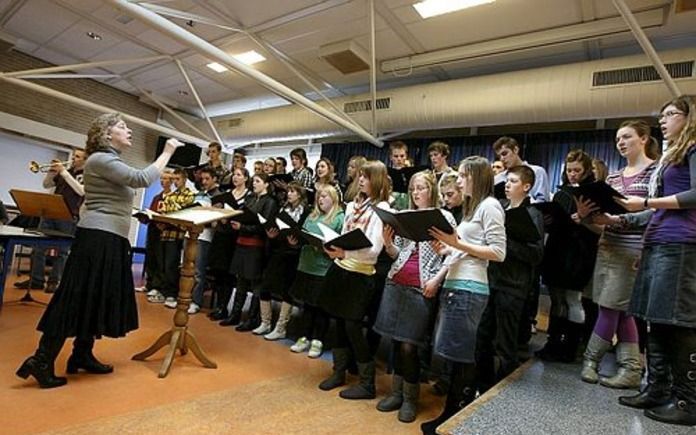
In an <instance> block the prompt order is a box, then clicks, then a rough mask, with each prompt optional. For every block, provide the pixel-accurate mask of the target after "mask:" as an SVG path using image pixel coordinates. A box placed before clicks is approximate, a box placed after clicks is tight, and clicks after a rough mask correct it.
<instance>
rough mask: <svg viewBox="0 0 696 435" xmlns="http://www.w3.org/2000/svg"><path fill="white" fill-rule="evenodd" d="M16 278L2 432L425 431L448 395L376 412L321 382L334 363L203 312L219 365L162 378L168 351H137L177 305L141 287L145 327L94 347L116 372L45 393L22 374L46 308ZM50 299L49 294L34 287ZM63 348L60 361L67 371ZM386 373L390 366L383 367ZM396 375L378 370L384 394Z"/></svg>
mask: <svg viewBox="0 0 696 435" xmlns="http://www.w3.org/2000/svg"><path fill="white" fill-rule="evenodd" d="M13 278H14V277H12V278H10V279H9V280H8V283H7V286H6V288H5V297H4V305H3V308H2V310H1V311H0V349H2V350H1V351H0V428H1V429H0V433H3V434H26V433H41V432H55V433H84V434H87V433H89V434H94V433H191V434H194V433H244V434H248V433H269V434H270V433H342V434H343V433H362V434H373V433H374V434H378V433H379V434H386V433H399V434H408V433H414V434H415V433H420V430H419V424H418V423H419V422H421V421H423V420H427V419H429V418H432V417H433V416H435V415H437V413H438V412H439V409H440V406H441V403H442V402H441V399H440V398H438V397H435V396H433V395H432V394H431V393H430V388H428V387H427V386H425V388H423V391H422V392H421V402H422V410H421V413H420V415H419V421H418V422H416V423H413V424H403V423H399V422H398V421H397V419H396V414H395V413H386V414H385V413H380V412H378V411H376V410H375V405H376V403H377V400H371V401H357V402H353V401H346V400H342V399H340V398H338V392H337V391H332V392H322V391H320V390H318V389H317V388H316V385H317V384H318V383H319V382H320V381H321V380H322V379H323V378H324V377H326V376H327V375H328V374H329V373H330V370H331V364H330V362H328V361H326V360H312V359H309V358H307V357H306V354H302V355H297V354H293V353H291V352H290V351H289V350H288V347H287V344H280V343H272V342H267V341H265V340H263V339H262V338H260V337H256V336H253V335H251V334H250V333H245V334H242V333H237V332H235V331H233V329H231V328H222V327H219V326H218V325H217V324H216V323H213V322H211V321H209V320H208V319H207V317H206V316H205V315H203V314H198V315H196V316H193V317H192V319H191V322H190V326H191V330H192V331H193V332H194V334H195V335H196V337H197V338H198V341H199V343H200V344H201V347H202V348H203V349H204V350H205V351H206V353H207V354H208V355H209V357H210V358H211V359H213V360H214V361H215V362H217V363H218V366H219V368H218V369H206V368H203V367H202V366H200V365H199V364H198V362H197V361H196V360H195V359H194V357H193V356H191V355H187V356H185V357H177V358H176V360H175V362H174V365H173V368H172V371H171V373H170V374H169V376H168V377H167V378H165V379H159V378H158V377H157V372H158V371H159V368H160V364H161V361H162V358H163V352H162V351H160V353H158V354H156V355H155V356H154V357H153V359H152V360H151V361H147V362H136V361H131V359H130V357H131V356H132V355H133V354H135V353H137V352H139V351H142V350H144V349H145V348H146V347H148V346H149V345H150V344H151V343H152V342H153V341H154V340H155V339H156V338H157V337H158V336H159V335H160V333H162V332H164V331H165V330H167V329H168V328H169V326H170V325H171V319H172V315H173V313H174V311H173V310H168V309H166V308H164V307H163V306H162V305H153V304H149V303H147V301H146V300H145V298H144V296H143V295H142V294H138V304H139V310H140V324H141V326H140V329H138V330H137V331H135V332H133V333H131V334H129V335H128V336H127V337H126V338H124V339H120V340H113V339H104V340H100V341H98V342H97V345H96V347H95V354H96V355H97V356H98V358H99V359H101V360H102V361H104V362H108V363H111V364H113V365H114V366H115V373H113V374H111V375H105V376H98V375H87V374H79V375H70V376H68V385H67V386H65V387H61V388H56V389H52V390H41V389H39V388H38V387H37V385H36V383H35V382H34V381H33V380H29V381H24V380H22V379H20V378H18V377H16V376H15V374H14V373H15V370H16V369H17V367H18V366H19V365H20V364H21V362H22V361H23V360H24V358H26V357H27V356H29V355H30V354H32V353H33V351H34V350H35V348H36V344H37V342H38V338H39V333H38V332H36V331H35V326H36V324H37V321H38V319H39V317H40V316H41V314H42V312H43V307H41V306H39V305H36V304H25V303H20V304H18V303H15V302H13V301H16V300H18V299H19V298H20V297H21V296H22V295H23V292H22V291H19V290H17V289H14V288H13V286H12V284H13ZM32 294H33V296H34V297H35V298H36V299H39V300H42V301H47V300H48V297H49V295H46V294H44V293H43V292H41V291H35V292H33V293H32ZM70 347H71V346H70V344H68V345H66V346H65V348H64V349H63V351H62V352H61V354H60V356H59V358H58V360H57V361H56V372H57V374H59V375H63V374H64V373H65V361H66V359H67V357H68V355H69V353H70ZM382 373H383V371H382ZM389 382H390V378H389V377H388V376H386V375H384V374H382V375H381V376H379V377H378V398H379V395H383V394H385V393H386V392H387V390H388V385H389Z"/></svg>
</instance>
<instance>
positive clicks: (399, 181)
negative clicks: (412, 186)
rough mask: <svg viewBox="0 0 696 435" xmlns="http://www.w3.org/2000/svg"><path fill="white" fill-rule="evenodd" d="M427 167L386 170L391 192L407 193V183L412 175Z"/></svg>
mask: <svg viewBox="0 0 696 435" xmlns="http://www.w3.org/2000/svg"><path fill="white" fill-rule="evenodd" d="M426 169H428V167H427V166H407V167H405V168H401V169H394V168H387V173H388V174H389V177H390V178H391V180H392V191H394V192H399V193H408V183H409V181H410V180H411V177H413V175H414V174H416V173H418V172H421V171H425V170H426Z"/></svg>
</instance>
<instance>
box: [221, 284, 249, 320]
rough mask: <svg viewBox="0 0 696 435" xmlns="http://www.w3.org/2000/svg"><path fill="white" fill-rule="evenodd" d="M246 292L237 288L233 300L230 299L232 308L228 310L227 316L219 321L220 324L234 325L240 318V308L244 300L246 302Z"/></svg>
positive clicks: (242, 306)
mask: <svg viewBox="0 0 696 435" xmlns="http://www.w3.org/2000/svg"><path fill="white" fill-rule="evenodd" d="M246 298H247V294H246V292H242V291H239V290H237V291H236V292H235V294H234V300H233V301H232V310H231V311H230V315H229V317H227V318H226V319H225V320H223V321H221V322H220V326H236V325H239V322H240V321H241V320H242V309H243V308H244V302H246Z"/></svg>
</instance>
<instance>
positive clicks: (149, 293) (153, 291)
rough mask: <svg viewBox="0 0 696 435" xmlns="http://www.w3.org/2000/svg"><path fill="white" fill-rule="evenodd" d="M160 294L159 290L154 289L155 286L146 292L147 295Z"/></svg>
mask: <svg viewBox="0 0 696 435" xmlns="http://www.w3.org/2000/svg"><path fill="white" fill-rule="evenodd" d="M161 294H162V293H160V291H159V290H157V289H155V288H153V289H152V290H150V291H149V292H147V296H157V295H161Z"/></svg>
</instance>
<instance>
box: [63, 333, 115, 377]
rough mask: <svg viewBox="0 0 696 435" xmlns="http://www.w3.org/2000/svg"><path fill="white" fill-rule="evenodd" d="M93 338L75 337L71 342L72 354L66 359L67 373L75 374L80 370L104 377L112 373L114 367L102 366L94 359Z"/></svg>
mask: <svg viewBox="0 0 696 435" xmlns="http://www.w3.org/2000/svg"><path fill="white" fill-rule="evenodd" d="M93 348H94V337H76V338H75V341H74V342H73V352H72V355H70V358H68V369H67V370H66V371H67V372H68V373H70V374H71V375H72V374H76V373H77V372H78V371H79V370H80V369H82V370H84V371H86V372H87V373H93V374H95V375H105V374H108V373H112V372H113V371H114V367H113V366H112V365H109V364H102V363H101V362H99V360H97V358H95V357H94V354H93V353H92V349H93Z"/></svg>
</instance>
